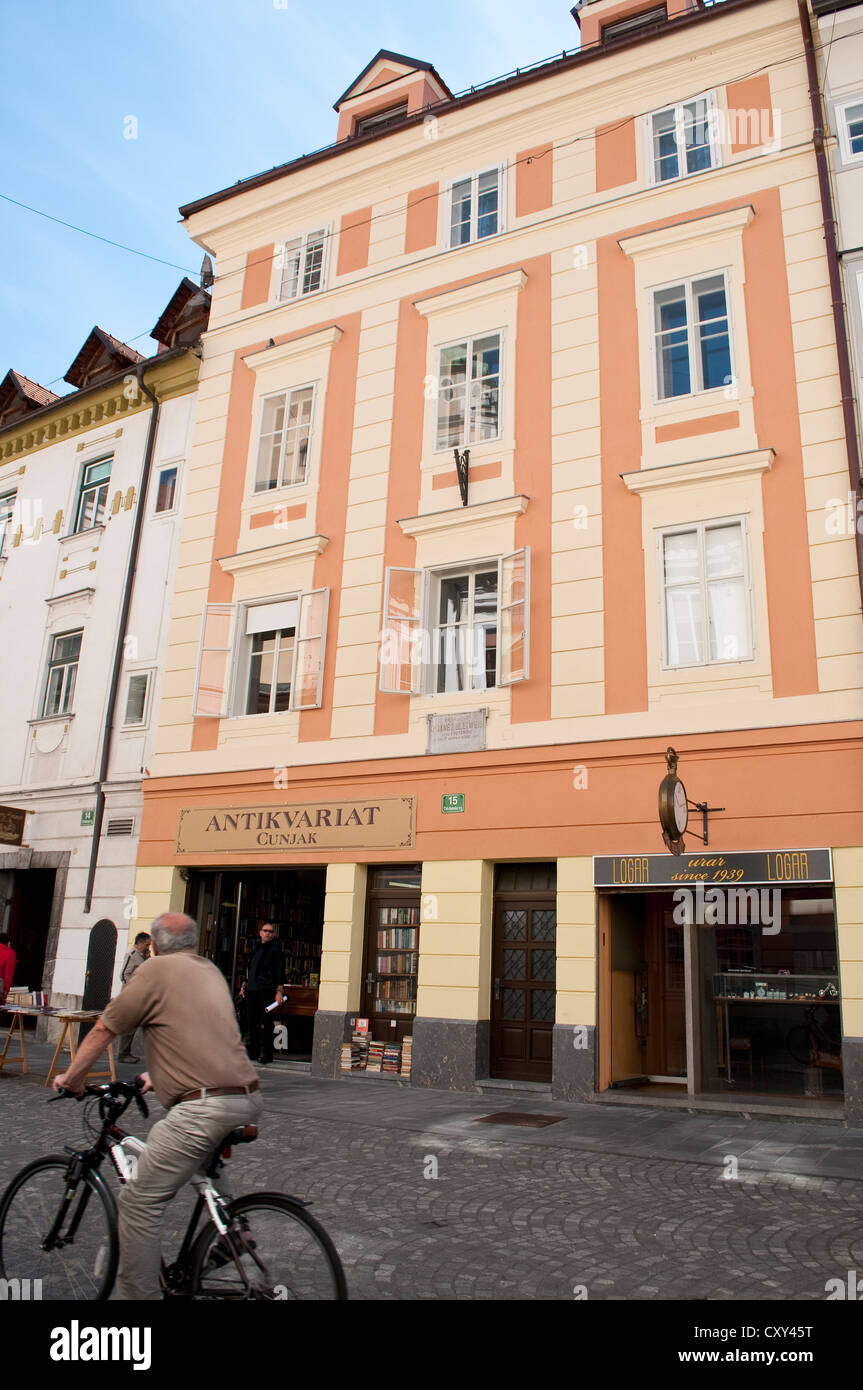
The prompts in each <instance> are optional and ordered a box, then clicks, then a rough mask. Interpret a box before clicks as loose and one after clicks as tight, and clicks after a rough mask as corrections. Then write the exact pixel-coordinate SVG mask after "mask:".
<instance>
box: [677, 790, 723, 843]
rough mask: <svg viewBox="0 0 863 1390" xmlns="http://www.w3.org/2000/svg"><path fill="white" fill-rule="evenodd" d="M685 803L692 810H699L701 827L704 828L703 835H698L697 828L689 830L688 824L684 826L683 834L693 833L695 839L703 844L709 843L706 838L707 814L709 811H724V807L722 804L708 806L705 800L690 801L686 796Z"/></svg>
mask: <svg viewBox="0 0 863 1390" xmlns="http://www.w3.org/2000/svg"><path fill="white" fill-rule="evenodd" d="M686 804H687V806H689V807H690V809H691V810H693V811H700V812H701V817H702V822H701V823H702V827H703V829H704V834H703V835H699V833H698V831H697V830H690V829H689V827H688V826H687V827H686V830H685V831H684V834H685V835H694V836H695V838H696V840H700V841H701V843H702V844H703V845H707V844H708V843H709V841H708V838H707V817H708V815H709V814H710V812H711V811H724V810H725V807H724V806H708V804H707V802H706V801H690V800H689V798H688V797H687V799H686Z"/></svg>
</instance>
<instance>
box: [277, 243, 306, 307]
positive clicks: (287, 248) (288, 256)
mask: <svg viewBox="0 0 863 1390" xmlns="http://www.w3.org/2000/svg"><path fill="white" fill-rule="evenodd" d="M301 259H302V238H301V237H294V238H293V240H291V241H283V242H282V244H281V246H280V247H279V249H278V251H277V252H276V298H277V299H296V297H297V293H298V290H299V278H300V263H301Z"/></svg>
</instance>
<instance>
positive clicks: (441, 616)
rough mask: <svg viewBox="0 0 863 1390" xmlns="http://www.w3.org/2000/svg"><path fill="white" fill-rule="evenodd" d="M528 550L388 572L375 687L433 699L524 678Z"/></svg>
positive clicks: (394, 568)
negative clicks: (376, 685)
mask: <svg viewBox="0 0 863 1390" xmlns="http://www.w3.org/2000/svg"><path fill="white" fill-rule="evenodd" d="M529 627H530V549H529V548H527V547H526V548H525V549H523V550H517V551H514V552H513V553H512V554H509V555H502V556H499V557H496V558H492V559H489V560H480V561H476V562H474V563H471V564H465V565H460V566H452V567H447V568H446V569H430V570H425V571H424V570H412V569H405V568H402V567H401V566H390V567H388V569H387V576H386V590H385V596H384V621H383V626H382V640H381V654H380V688H381V690H382V691H386V692H389V693H391V694H401V695H410V694H413V695H434V694H450V693H453V692H460V691H477V690H491V689H494V687H495V686H503V685H514V684H516V683H517V682H519V681H524V680H527V679H528V675H529V651H530V635H529Z"/></svg>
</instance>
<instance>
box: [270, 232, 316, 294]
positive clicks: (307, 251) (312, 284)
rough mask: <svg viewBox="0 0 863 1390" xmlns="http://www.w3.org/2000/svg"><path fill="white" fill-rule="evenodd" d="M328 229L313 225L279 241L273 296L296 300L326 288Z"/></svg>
mask: <svg viewBox="0 0 863 1390" xmlns="http://www.w3.org/2000/svg"><path fill="white" fill-rule="evenodd" d="M328 241H329V228H328V227H317V228H316V229H315V230H314V231H312V232H305V233H304V234H303V235H302V236H295V237H291V239H290V240H289V241H284V242H282V244H281V246H279V247H278V249H277V251H276V255H275V266H276V298H277V299H279V300H283V301H284V300H290V299H300V298H301V297H302V296H303V295H306V294H316V293H317V291H318V290H322V289H325V287H326V268H327V242H328Z"/></svg>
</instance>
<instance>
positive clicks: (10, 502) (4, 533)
mask: <svg viewBox="0 0 863 1390" xmlns="http://www.w3.org/2000/svg"><path fill="white" fill-rule="evenodd" d="M15 497H16V493H14V492H4V493H3V494H2V495H0V560H2V559H3V558H4V556H6V555H8V553H9V547H10V545H11V544H12V518H13V517H14V515H15Z"/></svg>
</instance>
